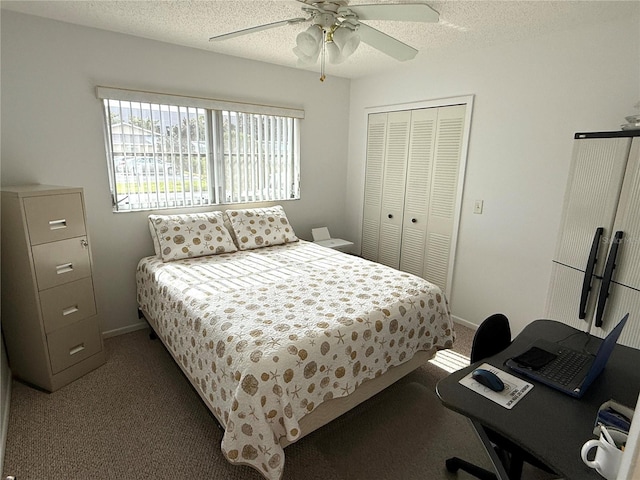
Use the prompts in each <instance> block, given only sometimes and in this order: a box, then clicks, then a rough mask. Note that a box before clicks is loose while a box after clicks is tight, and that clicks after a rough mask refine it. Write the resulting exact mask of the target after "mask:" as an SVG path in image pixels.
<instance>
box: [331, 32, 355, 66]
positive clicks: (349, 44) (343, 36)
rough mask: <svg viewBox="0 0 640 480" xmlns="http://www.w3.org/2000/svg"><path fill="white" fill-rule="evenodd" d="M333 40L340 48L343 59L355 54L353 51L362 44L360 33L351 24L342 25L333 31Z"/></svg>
mask: <svg viewBox="0 0 640 480" xmlns="http://www.w3.org/2000/svg"><path fill="white" fill-rule="evenodd" d="M333 42H334V43H335V44H336V45H337V46H338V48H339V49H340V54H341V55H342V57H343V59H347V58H349V57H350V56H351V55H353V52H355V51H356V50H357V48H358V46H359V45H360V35H358V34H357V33H356V31H355V29H352V28H351V27H350V26H349V27H345V26H341V27H340V28H337V29H336V30H335V31H334V32H333Z"/></svg>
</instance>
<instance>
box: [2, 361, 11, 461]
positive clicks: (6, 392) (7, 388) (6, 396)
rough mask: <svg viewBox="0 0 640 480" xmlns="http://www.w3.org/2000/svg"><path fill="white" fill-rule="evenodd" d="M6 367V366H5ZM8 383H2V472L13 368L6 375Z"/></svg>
mask: <svg viewBox="0 0 640 480" xmlns="http://www.w3.org/2000/svg"><path fill="white" fill-rule="evenodd" d="M5 367H6V366H5ZM5 383H6V385H2V387H1V390H0V391H1V392H2V399H1V400H0V402H2V405H3V406H4V408H3V409H2V419H1V421H2V425H0V429H2V430H0V472H2V471H3V468H4V452H5V447H6V445H7V431H8V430H9V406H10V404H11V370H9V374H8V375H7V376H6V382H5Z"/></svg>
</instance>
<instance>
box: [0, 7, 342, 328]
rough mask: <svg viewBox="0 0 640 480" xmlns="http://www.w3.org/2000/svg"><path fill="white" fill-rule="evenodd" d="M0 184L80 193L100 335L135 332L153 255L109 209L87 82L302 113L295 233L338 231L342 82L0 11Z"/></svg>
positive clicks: (291, 207) (140, 230) (137, 229)
mask: <svg viewBox="0 0 640 480" xmlns="http://www.w3.org/2000/svg"><path fill="white" fill-rule="evenodd" d="M1 21H2V26H1V35H2V38H1V48H2V51H1V57H0V58H1V61H2V83H1V86H2V106H1V107H2V108H1V113H2V165H1V169H2V170H1V175H2V180H1V183H2V185H4V186H6V185H13V184H24V183H43V184H53V185H72V186H80V187H83V188H84V190H85V201H86V206H87V215H88V228H89V235H90V240H91V243H92V252H93V258H94V270H95V272H94V273H95V275H94V280H95V288H96V297H97V298H96V300H97V304H98V305H97V306H98V311H99V312H100V316H101V322H102V329H103V331H107V332H109V331H113V330H116V329H121V328H125V329H126V327H128V326H131V325H135V324H136V323H137V322H138V319H137V316H136V301H135V268H136V264H137V262H138V260H139V259H140V258H141V257H143V256H145V255H149V254H152V253H153V246H152V243H151V239H150V236H149V232H148V228H147V223H146V217H147V214H146V213H126V214H122V213H120V214H114V213H112V210H111V202H110V197H109V183H108V177H107V168H106V157H105V148H104V137H103V128H104V127H103V117H102V115H103V114H102V107H101V103H100V101H98V100H97V99H96V97H95V93H94V87H95V86H96V85H105V86H111V87H121V88H131V89H140V90H148V91H156V92H164V93H176V94H181V95H195V96H203V97H213V98H219V99H226V100H238V101H245V102H252V101H255V102H257V103H265V104H271V105H282V106H293V107H302V108H304V109H305V111H306V118H305V120H303V122H302V131H301V138H302V144H301V157H302V158H301V163H302V167H301V168H302V174H301V184H302V186H301V189H302V190H301V192H302V193H301V195H302V198H301V200H299V201H288V202H285V203H284V204H283V205H284V208H285V210H286V211H287V214H288V216H289V218H290V220H291V222H292V224H293V225H295V227H296V233H297V234H298V235H299V236H301V237H302V238H307V239H310V237H311V228H313V227H317V226H322V225H327V226H328V227H329V228H330V230H331V231H332V233H335V234H336V236H339V235H343V234H344V213H343V212H344V208H345V190H344V179H345V177H346V168H347V150H348V113H349V112H348V108H349V81H348V80H346V79H340V78H335V77H329V78H327V80H326V81H325V82H324V83H321V82H319V81H318V75H317V74H315V73H310V72H302V71H297V70H295V69H288V68H283V67H278V66H274V65H268V64H264V63H259V62H253V61H248V60H241V59H238V58H233V57H227V56H222V55H216V54H213V53H209V52H206V51H202V50H196V49H190V48H184V47H179V46H175V45H170V44H165V43H161V42H156V41H151V40H145V39H141V38H135V37H131V36H126V35H121V34H116V33H110V32H106V31H102V30H96V29H90V28H84V27H78V26H74V25H70V24H66V23H61V22H56V21H51V20H46V19H42V18H38V17H33V16H27V15H22V14H16V13H12V12H7V11H4V10H3V12H2V18H1Z"/></svg>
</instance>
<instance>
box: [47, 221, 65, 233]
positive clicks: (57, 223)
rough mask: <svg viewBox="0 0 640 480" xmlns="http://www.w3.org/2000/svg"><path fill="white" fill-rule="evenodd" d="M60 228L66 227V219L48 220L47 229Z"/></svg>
mask: <svg viewBox="0 0 640 480" xmlns="http://www.w3.org/2000/svg"><path fill="white" fill-rule="evenodd" d="M61 228H67V219H66V218H62V219H60V220H50V221H49V230H60V229H61Z"/></svg>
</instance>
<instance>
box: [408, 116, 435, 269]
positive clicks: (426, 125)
mask: <svg viewBox="0 0 640 480" xmlns="http://www.w3.org/2000/svg"><path fill="white" fill-rule="evenodd" d="M437 119H438V109H437V108H425V109H421V110H414V111H413V112H412V113H411V128H410V135H409V155H408V160H407V180H406V194H405V201H404V219H403V226H402V253H401V255H400V270H402V271H404V272H409V273H412V274H414V275H417V276H419V277H421V276H422V272H423V269H424V257H425V242H426V237H427V228H428V226H427V211H428V206H429V197H430V196H431V174H432V170H433V168H432V167H433V153H434V147H435V137H436V121H437Z"/></svg>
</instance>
